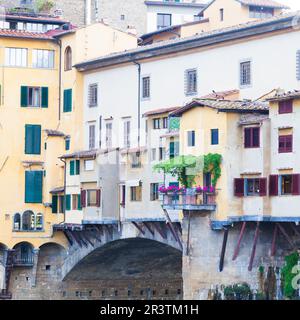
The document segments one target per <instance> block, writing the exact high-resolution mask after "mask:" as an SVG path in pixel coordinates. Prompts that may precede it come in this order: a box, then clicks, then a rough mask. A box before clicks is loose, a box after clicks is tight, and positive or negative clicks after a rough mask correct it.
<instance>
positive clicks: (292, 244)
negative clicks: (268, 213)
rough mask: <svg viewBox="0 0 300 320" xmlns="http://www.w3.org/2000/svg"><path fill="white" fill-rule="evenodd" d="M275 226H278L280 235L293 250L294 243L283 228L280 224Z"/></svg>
mask: <svg viewBox="0 0 300 320" xmlns="http://www.w3.org/2000/svg"><path fill="white" fill-rule="evenodd" d="M276 225H277V226H278V228H279V230H280V231H281V233H282V234H283V235H284V237H285V238H286V240H287V242H288V243H289V244H290V245H291V247H292V248H294V242H293V240H292V239H291V238H290V236H289V235H288V234H287V232H286V231H285V229H284V227H283V226H282V225H281V224H280V223H276Z"/></svg>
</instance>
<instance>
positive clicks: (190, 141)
mask: <svg viewBox="0 0 300 320" xmlns="http://www.w3.org/2000/svg"><path fill="white" fill-rule="evenodd" d="M187 138H188V147H194V146H195V131H188V133H187Z"/></svg>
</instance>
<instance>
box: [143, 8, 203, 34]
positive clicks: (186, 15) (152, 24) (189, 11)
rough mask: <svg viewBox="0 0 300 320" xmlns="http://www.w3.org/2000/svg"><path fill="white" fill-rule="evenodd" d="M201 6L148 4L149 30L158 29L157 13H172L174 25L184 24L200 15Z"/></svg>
mask: <svg viewBox="0 0 300 320" xmlns="http://www.w3.org/2000/svg"><path fill="white" fill-rule="evenodd" d="M200 11H201V8H195V7H171V6H163V5H157V6H148V8H147V32H152V31H156V30H157V14H158V13H164V14H171V15H172V19H171V23H172V25H173V26H174V25H178V24H183V23H186V22H191V21H194V16H195V15H198V14H199V12H200Z"/></svg>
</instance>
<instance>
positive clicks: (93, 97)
mask: <svg viewBox="0 0 300 320" xmlns="http://www.w3.org/2000/svg"><path fill="white" fill-rule="evenodd" d="M88 99H89V107H90V108H95V107H97V106H98V84H97V83H94V84H90V85H89V97H88Z"/></svg>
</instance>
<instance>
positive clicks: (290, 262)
mask: <svg viewBox="0 0 300 320" xmlns="http://www.w3.org/2000/svg"><path fill="white" fill-rule="evenodd" d="M298 260H299V254H298V252H294V253H292V254H290V255H288V256H286V257H285V266H284V267H283V268H282V269H281V275H282V281H283V294H284V296H285V297H287V298H290V299H291V298H293V297H294V296H295V293H296V290H295V289H294V288H293V286H292V281H293V279H294V277H295V276H296V275H295V273H293V272H292V270H293V268H294V266H296V265H297V264H298Z"/></svg>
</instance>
